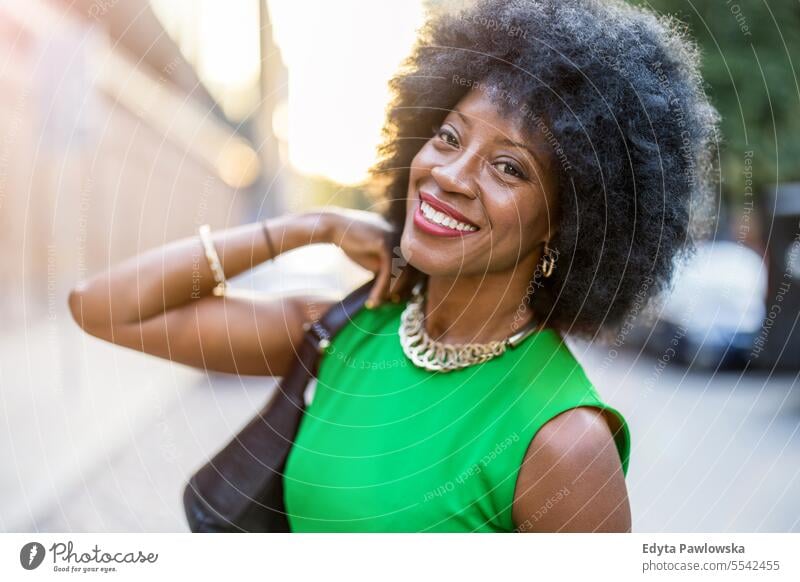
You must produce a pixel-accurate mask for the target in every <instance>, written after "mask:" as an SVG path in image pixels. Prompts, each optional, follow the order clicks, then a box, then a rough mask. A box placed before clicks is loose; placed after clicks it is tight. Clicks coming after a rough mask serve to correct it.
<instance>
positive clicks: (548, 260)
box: [541, 243, 558, 278]
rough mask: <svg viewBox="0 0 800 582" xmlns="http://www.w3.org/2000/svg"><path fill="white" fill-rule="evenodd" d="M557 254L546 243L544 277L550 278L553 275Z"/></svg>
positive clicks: (543, 256) (543, 264)
mask: <svg viewBox="0 0 800 582" xmlns="http://www.w3.org/2000/svg"><path fill="white" fill-rule="evenodd" d="M557 256H558V255H557V253H555V252H554V251H553V249H551V248H550V247H549V246H547V243H544V253H542V267H541V268H542V276H543V277H545V278H546V277H549V276H550V275H552V274H553V269H555V268H556V257H557Z"/></svg>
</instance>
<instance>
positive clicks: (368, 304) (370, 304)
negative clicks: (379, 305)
mask: <svg viewBox="0 0 800 582" xmlns="http://www.w3.org/2000/svg"><path fill="white" fill-rule="evenodd" d="M364 307H366V308H367V309H372V308H373V307H375V302H374V301H373V300H372V299H367V300H366V301H365V302H364Z"/></svg>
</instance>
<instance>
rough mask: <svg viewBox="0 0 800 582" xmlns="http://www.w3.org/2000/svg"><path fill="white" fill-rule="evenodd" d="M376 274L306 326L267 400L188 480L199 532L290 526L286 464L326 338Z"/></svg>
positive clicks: (187, 500)
mask: <svg viewBox="0 0 800 582" xmlns="http://www.w3.org/2000/svg"><path fill="white" fill-rule="evenodd" d="M373 284H374V280H370V281H368V282H367V283H365V284H364V285H362V286H361V287H359V288H358V289H356V290H355V291H353V292H352V293H350V294H349V295H348V296H347V297H345V298H344V299H343V300H342V301H340V302H338V303H335V304H334V305H333V306H331V307H330V309H329V310H328V311H327V312H326V313H325V315H324V316H323V317H322V318H321V319H320V320H318V321H314V322H312V323H311V324H310V325H308V326H307V327H306V332H305V334H304V335H303V342H302V344H301V346H300V349H299V350H298V354H297V359H296V361H295V363H294V365H293V366H292V368H291V369H290V371H289V372H288V373H287V375H286V376H284V378H283V379H282V381H281V382H280V383H279V384H278V386H277V388H276V390H275V393H274V395H273V397H272V398H271V399H270V401H269V402H268V403H267V405H266V406H265V407H264V408H263V409H262V410H261V411H259V413H258V414H257V415H256V416H255V417H254V418H253V419H252V420H251V421H250V422H249V423H248V424H247V425H246V426H245V427H244V428H243V429H242V430H241V431H240V432H239V433H238V434H237V435H236V436H235V437H234V438H233V440H231V441H230V442H229V443H228V445H227V446H226V447H225V448H223V449H222V450H221V451H220V452H219V453H217V454H216V455H215V456H214V458H213V459H212V460H211V461H210V462H209V463H207V464H206V465H204V466H203V467H202V468H201V469H200V470H198V471H197V472H196V473H195V474H194V475H193V476H192V478H191V479H190V480H189V482H188V484H187V485H186V488H185V489H184V494H183V504H184V509H185V511H186V516H187V520H188V522H189V526H190V528H191V530H192V531H195V532H237V531H238V532H242V531H244V532H247V531H250V532H286V531H289V524H288V520H287V518H286V510H285V507H284V504H283V470H284V468H285V465H286V459H287V458H288V456H289V452H290V450H291V447H292V444H293V442H294V439H295V436H296V435H297V430H298V428H299V426H300V421H301V420H302V416H303V412H304V410H305V398H304V397H305V391H306V387H307V386H308V382H309V380H311V378H312V377H316V374H317V370H318V367H319V361H320V356H321V354H322V353H323V352H324V349H325V347H326V346H327V344H328V343H329V342H330V341H331V340H332V339H333V337H334V336H335V335H336V334H337V333H338V332H339V330H341V329H342V328H343V327H344V326H345V325H346V324H347V322H348V321H349V320H350V319H351V318H352V317H353V316H354V315H355V314H356V313H357V312H358V311H359V310H360V309H361V308H362V307H363V305H364V303H365V301H366V299H367V297H369V292H370V290H371V289H372V286H373Z"/></svg>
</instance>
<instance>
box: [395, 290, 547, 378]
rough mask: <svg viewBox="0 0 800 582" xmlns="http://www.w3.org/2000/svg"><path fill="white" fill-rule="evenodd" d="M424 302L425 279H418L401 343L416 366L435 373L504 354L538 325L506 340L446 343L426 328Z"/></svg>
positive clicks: (405, 313) (402, 321)
mask: <svg viewBox="0 0 800 582" xmlns="http://www.w3.org/2000/svg"><path fill="white" fill-rule="evenodd" d="M423 302H424V297H423V295H422V282H419V283H417V284H416V285H415V286H414V289H413V291H412V296H411V299H410V300H409V301H408V304H407V305H406V307H405V309H404V310H403V313H402V315H401V317H400V345H402V346H403V352H404V353H405V355H406V356H407V357H408V359H410V360H411V361H412V362H413V363H414V365H415V366H417V367H419V368H424V369H426V370H430V371H432V372H450V371H451V370H457V369H460V368H466V367H467V366H472V365H475V364H480V363H483V362H485V361H487V360H491V359H492V358H496V357H497V356H501V355H503V354H504V353H505V351H506V349H507V348H515V347H517V346H518V345H519V344H520V343H522V341H523V340H524V339H525V338H527V337H528V336H529V335H531V334H532V333H533V332H535V331H537V329H538V328H539V326H538V325H536V324H535V323H533V322H531V323H530V324H528V325H527V326H526V327H525V328H524V329H523V330H521V331H519V332H517V333H515V334H514V335H512V336H510V337H508V338H506V339H504V340H494V341H491V342H488V343H485V344H478V343H468V344H446V343H444V342H440V341H436V340H434V339H432V338H431V337H430V336H429V335H428V332H427V331H425V314H424V311H423V308H422V306H423Z"/></svg>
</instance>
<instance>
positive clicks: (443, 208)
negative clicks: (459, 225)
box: [419, 192, 480, 229]
mask: <svg viewBox="0 0 800 582" xmlns="http://www.w3.org/2000/svg"><path fill="white" fill-rule="evenodd" d="M419 198H420V200H424V201H425V202H427V203H428V204H430V205H431V206H433V207H434V208H435V209H436V210H438V211H439V212H441V213H442V214H446V215H447V216H449V217H451V218H453V219H455V220H457V221H459V222H463V223H465V224H468V225H470V226H474V227H475V228H476V229H478V228H480V227H479V226H478V225H477V224H475V223H474V222H472V221H471V220H470V219H469V218H467V217H466V216H464V215H463V214H461V213H460V212H459V211H458V210H456V209H455V208H453V207H452V206H450V205H449V204H447V203H445V202H442V201H441V200H439V199H438V198H436V197H434V196H432V195H431V194H428V193H427V192H420V193H419Z"/></svg>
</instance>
